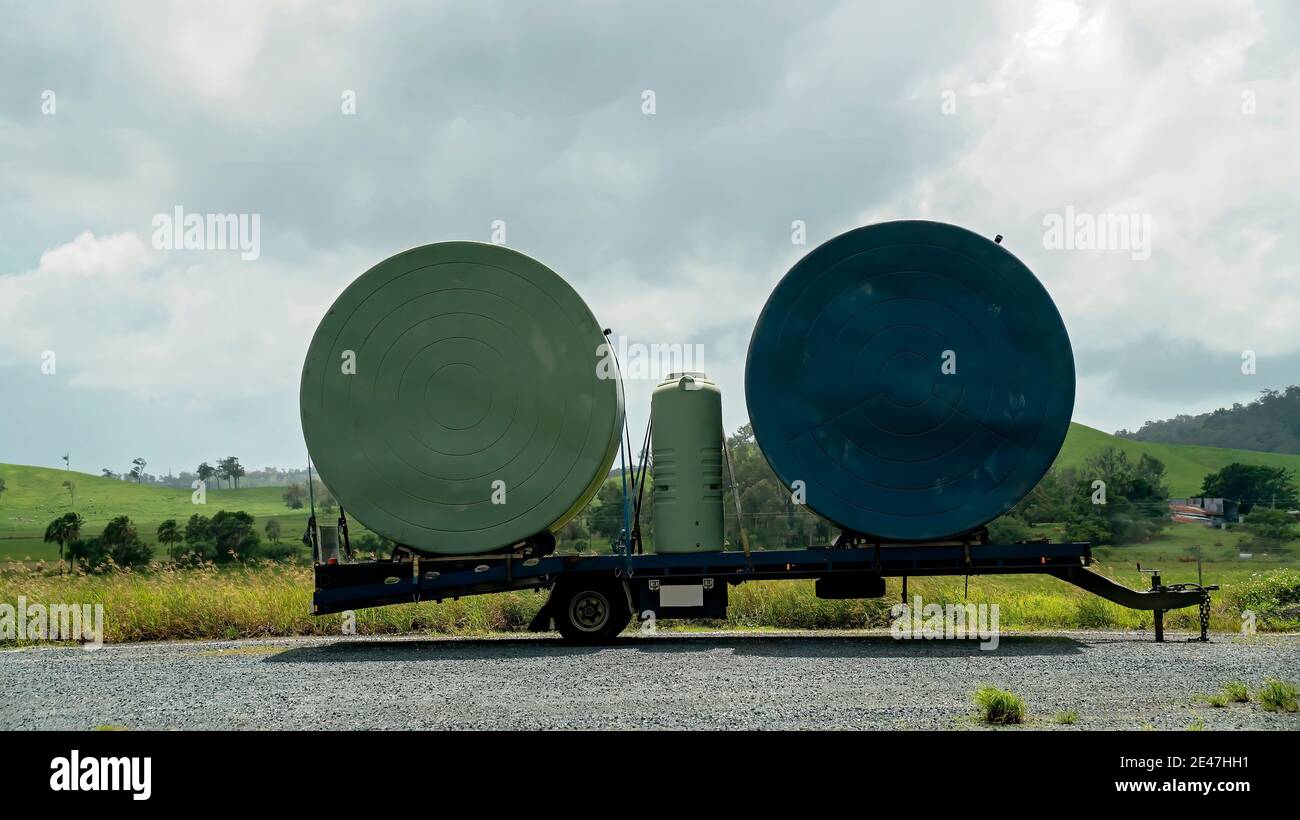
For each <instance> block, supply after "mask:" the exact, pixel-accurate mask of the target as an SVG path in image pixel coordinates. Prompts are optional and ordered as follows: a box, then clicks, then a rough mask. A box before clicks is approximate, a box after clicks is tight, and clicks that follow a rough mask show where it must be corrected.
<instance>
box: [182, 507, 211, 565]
mask: <svg viewBox="0 0 1300 820" xmlns="http://www.w3.org/2000/svg"><path fill="white" fill-rule="evenodd" d="M185 550H186V552H188V553H190V554H191V555H193V556H194V557H195V558H196V559H199V560H203V559H211V558H212V557H213V555H214V554H215V553H216V545H215V543H214V541H213V538H212V519H210V518H208V517H207V516H206V515H199V514H198V513H195V514H194V515H191V516H190V520H189V521H187V522H185Z"/></svg>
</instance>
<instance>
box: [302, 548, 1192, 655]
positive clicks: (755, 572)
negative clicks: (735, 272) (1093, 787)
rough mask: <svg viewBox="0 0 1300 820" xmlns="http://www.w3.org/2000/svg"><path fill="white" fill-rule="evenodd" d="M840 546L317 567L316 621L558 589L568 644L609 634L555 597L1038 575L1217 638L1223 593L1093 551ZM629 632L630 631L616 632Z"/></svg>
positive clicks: (645, 607)
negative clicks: (1193, 609) (569, 613)
mask: <svg viewBox="0 0 1300 820" xmlns="http://www.w3.org/2000/svg"><path fill="white" fill-rule="evenodd" d="M837 544H838V546H830V547H812V548H808V549H782V550H754V551H750V552H748V554H747V553H746V552H745V551H742V550H734V551H733V550H723V551H716V552H697V553H650V554H631V553H623V552H619V553H613V554H605V555H569V554H555V553H554V552H549V553H545V554H539V552H538V551H536V550H534V549H533V548H532V547H531V546H524V547H523V548H522V549H520V550H518V551H515V552H507V553H497V554H491V555H472V556H433V555H427V554H420V553H414V552H411V551H410V550H407V549H405V548H402V547H399V548H398V549H397V550H396V551H395V552H394V554H393V556H392V557H391V558H390V559H388V560H382V559H381V560H372V561H360V562H345V563H340V562H337V561H324V562H322V561H319V560H318V561H317V562H316V564H315V582H316V584H315V586H316V589H315V593H314V595H313V599H312V612H313V614H315V615H325V614H329V613H335V612H343V611H348V610H354V609H360V608H364V607H375V606H387V605H391V604H402V603H415V602H419V601H443V600H446V599H449V598H450V599H457V598H461V597H465V596H470V595H485V594H491V593H495V592H505V591H509V590H526V589H533V590H538V591H540V590H544V589H551V590H552V596H551V600H549V601H548V602H547V604H546V605H545V606H544V607H543V608H542V610H541V611H540V612H539V614H538V616H537V618H536V619H534V621H533V624H532V628H533V629H535V630H538V631H543V630H545V629H546V628H547V627H548V626H549V625H550V622H551V621H553V620H554V621H556V623H557V626H560V627H561V633H562V634H564V635H565V637H566V638H569V639H571V640H574V639H576V640H583V639H584V638H585V639H589V640H596V639H598V638H605V639H607V638H609V637H612V635H599V636H598V635H586V636H584V635H583V634H575V633H574V630H573V629H572V628H570V629H569V630H565V629H564V628H563V626H564V624H563V623H562V622H561V621H560V620H559V619H558V618H557V615H559V616H562V615H563V611H561V610H560V609H559V607H560V606H561V604H562V603H563V602H560V601H557V600H556V596H557V594H561V595H563V594H567V593H569V592H570V591H574V590H575V587H578V586H581V587H584V588H586V587H590V589H591V590H592V592H590V593H589V594H590V595H592V596H594V597H592V598H591V600H590V601H589V603H594V604H596V605H597V606H601V605H603V606H606V607H612V608H613V609H615V610H617V611H618V612H619V613H620V614H621V611H622V603H621V601H617V599H618V598H621V597H622V595H625V596H626V603H627V608H628V615H629V616H630V615H632V614H635V615H636V616H637V617H638V618H644V617H648V616H649V615H651V614H653V615H654V616H655V617H658V618H720V617H725V614H726V605H727V604H726V602H727V595H726V593H727V588H728V587H729V586H735V585H739V584H742V583H745V582H747V581H758V580H797V579H815V580H816V581H817V594H818V596H819V597H824V598H871V597H881V596H883V594H884V579H885V578H896V577H901V578H903V579H904V589H906V579H907V578H909V577H912V576H922V577H924V576H971V575H975V576H979V575H1023V574H1034V573H1037V574H1044V575H1050V576H1053V577H1055V578H1059V579H1060V580H1062V581H1065V582H1066V583H1069V584H1073V585H1074V586H1077V587H1080V588H1081V589H1084V590H1086V591H1088V592H1091V593H1093V594H1096V595H1099V596H1101V597H1103V598H1106V599H1108V600H1110V601H1113V602H1115V603H1118V604H1120V605H1121V606H1125V607H1129V608H1131V609H1139V610H1148V611H1151V612H1153V613H1154V626H1155V632H1156V640H1157V641H1163V640H1164V628H1163V624H1164V621H1163V616H1164V613H1165V612H1166V611H1168V610H1171V609H1181V608H1184V607H1190V606H1199V607H1200V609H1201V618H1200V626H1201V630H1200V637H1199V640H1202V641H1206V640H1208V639H1209V633H1208V630H1209V602H1210V592H1211V591H1212V590H1216V589H1218V587H1217V586H1201V585H1198V584H1174V585H1168V586H1166V585H1163V584H1161V583H1160V576H1159V573H1158V572H1157V573H1154V574H1153V575H1152V584H1151V589H1149V590H1141V591H1140V590H1135V589H1131V588H1129V587H1126V586H1124V585H1123V584H1119V583H1116V582H1115V581H1113V580H1111V579H1109V578H1107V577H1105V576H1103V575H1100V574H1098V573H1095V572H1093V571H1091V570H1090V569H1088V567H1089V565H1090V564H1091V563H1092V548H1091V545H1090V544H1088V543H1086V542H1074V543H1047V542H1039V541H1030V542H1019V543H1014V544H990V543H982V542H981V541H979V540H974V541H952V542H943V543H932V544H884V543H863V542H862V541H861V540H860V539H854V538H849V539H839V540H837ZM552 545H553V542H552ZM620 588H621V589H620ZM616 590H617V591H616ZM620 591H621V593H622V595H620V594H619V593H620ZM905 596H906V593H904V597H905ZM602 600H603V604H602ZM625 625H626V621H624V622H623V626H625ZM621 630H622V626H620V627H619V629H618V630H616V632H617V631H621Z"/></svg>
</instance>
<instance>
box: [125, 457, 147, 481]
mask: <svg viewBox="0 0 1300 820" xmlns="http://www.w3.org/2000/svg"><path fill="white" fill-rule="evenodd" d="M131 464H132V467H131V472H130V473H129V475H130V476H131V477H132V478H134V479H135V481H136V483H137V484H139V483H140V482H141V481H142V480H144V468H145V467H146V466H147V465H148V464H149V462H147V461H145V460H144V459H143V458H133V459H131Z"/></svg>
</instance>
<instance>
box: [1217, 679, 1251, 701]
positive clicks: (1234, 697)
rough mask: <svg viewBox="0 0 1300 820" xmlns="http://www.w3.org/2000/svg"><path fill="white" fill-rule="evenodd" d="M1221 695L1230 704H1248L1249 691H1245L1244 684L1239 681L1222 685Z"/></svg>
mask: <svg viewBox="0 0 1300 820" xmlns="http://www.w3.org/2000/svg"><path fill="white" fill-rule="evenodd" d="M1223 694H1224V695H1225V696H1226V697H1227V698H1228V701H1229V702H1230V703H1250V691H1249V690H1248V689H1246V684H1244V683H1242V682H1241V681H1239V680H1235V681H1232V682H1231V683H1225V684H1224V685H1223Z"/></svg>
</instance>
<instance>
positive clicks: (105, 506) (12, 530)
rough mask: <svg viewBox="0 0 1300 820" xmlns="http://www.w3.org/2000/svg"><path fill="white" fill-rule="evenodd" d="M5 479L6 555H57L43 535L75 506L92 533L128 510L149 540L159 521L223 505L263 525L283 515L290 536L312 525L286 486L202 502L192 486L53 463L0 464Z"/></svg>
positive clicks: (212, 495)
mask: <svg viewBox="0 0 1300 820" xmlns="http://www.w3.org/2000/svg"><path fill="white" fill-rule="evenodd" d="M0 478H3V479H4V480H5V487H6V489H5V492H4V493H3V494H0V560H4V559H6V558H12V559H19V560H21V559H22V558H25V557H27V556H31V557H33V558H37V559H42V558H44V559H49V558H51V557H53V556H55V555H57V547H55V546H53V545H47V544H44V543H42V542H41V537H42V536H43V535H44V533H45V527H46V525H47V524H49V522H50V521H51V520H52V519H54V518H57V517H58V516H60V515H63V514H64V513H67V512H71V511H73V510H74V509H75V510H76V511H77V512H79V513H81V516H82V517H83V518H85V519H86V524H85V527H84V528H83V531H84V532H85V533H86V534H87V535H98V534H99V532H100V530H102V529H103V528H104V525H105V524H107V523H108V522H109V521H110V520H111V519H113V518H115V517H116V516H119V515H127V516H130V517H131V521H133V522H134V523H135V524H136V527H137V529H139V531H140V535H141V536H142V537H143V538H144V539H145V541H147V542H149V543H154V535H155V530H156V529H157V528H158V524H159V523H161V522H163V521H165V520H167V519H169V518H174V519H176V520H177V521H180V522H182V523H184V522H185V521H186V520H187V519H188V518H189V517H190V516H191V515H194V514H195V513H198V514H200V515H209V516H210V515H212V514H213V513H215V512H217V511H218V510H231V511H235V510H243V511H244V512H247V513H249V514H250V515H252V516H253V517H254V518H256V519H257V521H258V527H259V528H261V527H263V526H265V523H266V520H267V519H269V518H278V519H280V524H281V526H282V527H283V530H284V537H285V538H287V539H296V538H297V536H298V535H299V534H300V533H301V531H302V530H305V529H306V528H307V513H306V511H304V510H290V509H289V508H287V507H285V505H284V501H283V500H281V497H280V496H281V494H282V493H283V492H284V488H283V487H249V488H244V489H238V490H221V489H209V490H208V492H207V503H206V504H203V505H198V504H194V503H193V502H192V501H191V495H192V491H191V490H180V489H176V488H173V487H156V486H151V485H147V484H135V483H132V482H130V481H121V480H118V479H113V478H103V477H101V476H94V475H90V474H89V473H78V472H69V471H67V470H58V469H52V468H49V467H24V466H21V465H17V464H0ZM68 480H71V481H72V482H73V484H74V489H75V490H76V506H75V507H74V506H73V502H72V497H71V495H70V494H69V493H68V490H67V489H66V488H65V487H64V486H63V482H64V481H68Z"/></svg>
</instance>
